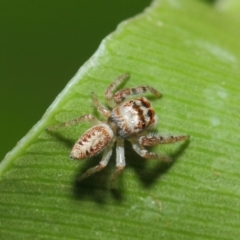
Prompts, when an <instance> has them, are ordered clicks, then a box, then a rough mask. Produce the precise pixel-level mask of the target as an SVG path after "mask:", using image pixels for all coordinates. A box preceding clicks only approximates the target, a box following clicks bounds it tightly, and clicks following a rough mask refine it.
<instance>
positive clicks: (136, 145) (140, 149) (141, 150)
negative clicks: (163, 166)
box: [131, 140, 172, 162]
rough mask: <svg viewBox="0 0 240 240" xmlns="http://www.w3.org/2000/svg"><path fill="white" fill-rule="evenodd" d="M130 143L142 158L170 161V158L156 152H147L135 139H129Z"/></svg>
mask: <svg viewBox="0 0 240 240" xmlns="http://www.w3.org/2000/svg"><path fill="white" fill-rule="evenodd" d="M131 143H132V147H133V150H134V151H135V152H136V153H137V154H138V155H140V156H141V157H143V158H147V159H160V160H162V161H164V162H171V161H172V159H171V158H169V157H166V156H163V155H160V154H158V153H154V152H149V151H148V150H147V149H146V148H144V147H143V146H141V145H140V144H139V143H138V142H137V141H133V140H132V141H131Z"/></svg>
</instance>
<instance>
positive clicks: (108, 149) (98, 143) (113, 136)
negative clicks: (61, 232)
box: [47, 74, 188, 187]
mask: <svg viewBox="0 0 240 240" xmlns="http://www.w3.org/2000/svg"><path fill="white" fill-rule="evenodd" d="M129 77H130V75H129V74H123V75H121V76H119V77H117V78H116V79H115V80H114V82H113V83H112V84H110V85H109V86H108V87H107V90H106V92H105V97H106V102H107V104H108V105H109V107H110V108H111V109H112V110H109V108H106V107H105V106H103V105H102V104H101V103H100V101H99V100H98V98H97V96H96V95H95V93H93V92H92V100H93V104H94V106H95V107H96V108H97V110H98V112H99V113H100V114H101V115H102V116H103V118H104V120H103V121H100V120H99V119H98V118H97V117H95V116H93V115H92V114H86V115H83V116H81V117H78V118H76V119H73V120H70V121H67V122H65V123H62V124H59V125H56V126H52V127H49V128H47V130H49V131H52V130H56V129H58V128H61V127H67V126H72V125H74V124H78V123H81V122H83V121H89V122H90V123H91V124H92V125H93V127H91V128H90V129H88V130H87V131H86V132H85V133H84V134H83V135H82V136H81V137H80V138H79V139H78V140H77V142H76V143H75V145H74V146H73V148H72V151H71V154H70V157H71V158H72V159H76V160H81V159H85V158H90V157H92V156H95V155H97V154H99V153H100V152H102V151H103V156H102V159H101V161H100V162H99V164H98V165H97V166H95V167H92V168H90V169H88V170H87V171H86V172H85V173H84V174H83V175H82V176H80V178H79V180H82V179H84V178H87V177H89V176H90V175H92V174H94V173H95V172H98V171H101V170H102V169H103V168H104V167H106V165H107V164H108V161H109V159H110V157H111V155H112V151H113V150H112V149H113V146H114V143H115V142H116V171H115V172H114V174H113V176H112V181H111V187H113V186H114V182H115V180H116V178H117V176H118V175H119V174H120V173H121V172H122V171H123V169H124V167H125V165H126V162H125V156H124V141H125V140H127V141H129V142H130V143H131V144H132V147H133V149H134V151H135V152H136V153H137V154H139V155H140V156H141V157H143V158H146V159H160V160H162V161H166V162H169V161H171V159H170V158H169V157H167V156H163V155H160V154H158V153H155V152H150V151H148V150H147V149H146V148H145V147H148V146H154V145H157V144H166V143H174V142H178V141H182V140H185V139H187V138H188V136H187V135H181V136H160V135H157V134H155V133H152V132H149V129H150V128H151V127H153V126H154V125H156V123H157V117H156V115H155V112H154V110H153V108H152V106H151V103H150V101H149V100H148V99H147V98H145V97H137V98H134V99H129V97H130V96H132V95H136V94H143V93H145V92H151V93H152V94H154V95H156V97H161V93H160V92H158V91H157V90H156V89H154V88H152V87H149V86H139V87H132V88H125V89H122V90H119V91H117V92H116V93H114V91H115V89H116V88H117V87H118V86H119V85H120V84H121V83H122V82H123V81H124V80H127V79H128V78H129Z"/></svg>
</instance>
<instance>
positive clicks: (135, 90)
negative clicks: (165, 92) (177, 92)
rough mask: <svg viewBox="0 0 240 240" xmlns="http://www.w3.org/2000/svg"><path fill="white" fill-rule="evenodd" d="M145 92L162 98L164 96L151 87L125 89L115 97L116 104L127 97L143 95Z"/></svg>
mask: <svg viewBox="0 0 240 240" xmlns="http://www.w3.org/2000/svg"><path fill="white" fill-rule="evenodd" d="M145 92H151V93H153V94H155V95H156V96H157V97H161V96H162V94H161V93H160V92H158V91H157V90H156V89H155V88H152V87H149V86H139V87H132V88H125V89H122V90H120V91H118V92H116V93H115V94H114V96H113V98H114V100H115V102H116V103H120V102H122V101H123V100H124V99H125V98H126V97H128V96H131V95H136V94H142V93H145Z"/></svg>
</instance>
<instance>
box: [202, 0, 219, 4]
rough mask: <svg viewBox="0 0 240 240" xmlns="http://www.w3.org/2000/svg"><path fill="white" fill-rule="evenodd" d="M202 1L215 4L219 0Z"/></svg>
mask: <svg viewBox="0 0 240 240" xmlns="http://www.w3.org/2000/svg"><path fill="white" fill-rule="evenodd" d="M201 1H202V2H205V3H207V4H211V5H213V4H215V3H216V2H217V0H201Z"/></svg>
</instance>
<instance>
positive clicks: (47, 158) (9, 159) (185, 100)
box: [0, 0, 240, 239]
mask: <svg viewBox="0 0 240 240" xmlns="http://www.w3.org/2000/svg"><path fill="white" fill-rule="evenodd" d="M230 14H231V11H229V12H228V11H226V12H219V11H218V10H217V8H215V7H214V6H213V5H210V4H207V3H205V2H202V1H188V0H179V1H177V0H171V1H170V0H169V1H167V0H162V1H154V3H153V4H152V6H151V7H149V8H148V9H147V10H146V11H145V12H144V13H142V14H140V15H138V16H136V17H135V18H132V19H129V20H127V21H125V22H123V23H121V24H120V25H119V27H118V28H117V30H116V31H115V32H114V33H113V34H111V35H110V36H108V37H107V38H106V39H105V40H104V41H103V42H102V43H101V45H100V47H99V49H98V51H97V52H96V53H95V54H94V56H93V57H92V58H91V59H90V60H89V61H88V62H86V64H85V65H84V66H83V67H82V68H80V70H79V72H78V73H77V74H76V75H75V76H74V78H73V79H72V80H71V81H70V82H69V84H68V85H67V86H66V88H65V89H64V90H63V92H62V93H61V94H60V95H59V96H58V97H57V98H56V100H55V101H54V103H53V104H52V105H51V106H50V108H49V109H48V110H47V112H46V114H45V115H44V116H43V118H42V119H41V120H40V121H39V122H38V123H37V124H36V125H35V127H34V128H33V129H32V130H31V131H30V132H29V133H28V134H27V135H26V136H25V137H24V138H23V139H22V140H21V141H20V142H19V143H18V145H17V146H16V147H15V148H14V149H13V150H12V151H11V152H10V153H9V154H8V155H7V156H6V158H5V159H4V160H3V162H2V163H1V166H0V177H1V180H0V192H1V194H0V209H1V210H0V238H1V239H26V238H31V239H32V238H35V239H36V238H37V239H160V238H161V239H163V238H165V239H238V237H239V235H240V214H239V209H240V201H239V198H240V189H239V184H240V174H239V169H240V161H239V140H240V137H239V130H240V124H239V120H238V119H239V102H240V94H239V91H240V81H239V77H240V66H239V63H240V41H239V39H240V32H239V29H238V21H236V19H237V18H238V17H237V15H235V17H232V16H231V15H230ZM124 72H130V73H131V79H130V80H129V81H128V82H126V83H125V84H124V87H130V86H138V85H144V84H147V85H150V86H153V87H155V88H156V89H158V90H159V91H160V92H161V93H162V94H163V97H162V99H156V98H154V97H151V96H150V95H148V97H149V99H151V101H152V104H153V106H154V108H155V110H156V113H157V115H158V117H159V124H158V127H157V130H158V132H159V133H161V134H163V135H164V134H175V135H178V134H189V135H190V136H191V139H190V141H189V142H186V143H178V144H173V145H168V146H158V147H155V148H154V149H153V151H158V152H163V153H164V154H166V155H171V156H172V157H173V158H174V162H173V163H172V164H169V165H166V164H163V163H161V162H159V161H157V160H152V161H146V160H143V159H141V158H140V157H138V156H137V155H136V154H135V153H134V152H133V150H132V149H131V146H129V144H126V161H127V167H126V169H125V171H124V173H123V174H122V175H121V176H120V177H119V179H118V181H117V183H116V190H115V191H110V190H109V187H108V186H109V182H110V178H111V174H112V173H113V171H114V169H115V163H114V160H115V156H113V157H112V158H111V162H110V163H109V165H108V166H107V168H106V169H104V170H103V171H102V172H100V173H97V174H95V175H94V176H91V177H89V178H88V179H86V181H83V182H80V183H77V182H76V179H77V177H78V176H79V175H81V173H83V172H84V171H85V170H86V169H88V168H89V167H91V166H94V165H96V164H97V163H98V162H99V161H100V159H101V157H100V156H96V157H93V158H92V159H88V160H85V161H82V162H77V161H69V157H68V156H69V152H70V150H71V147H72V145H73V144H74V142H75V141H76V140H77V139H78V137H79V136H80V135H81V134H82V133H83V132H84V131H85V130H86V129H87V128H88V127H89V124H87V123H84V124H82V125H80V126H73V127H69V128H65V129H61V130H59V131H57V132H56V133H52V134H49V133H47V132H46V131H45V128H46V127H47V126H50V125H53V124H57V123H59V122H64V121H67V120H69V119H72V118H75V117H78V116H80V115H83V114H86V113H93V114H95V115H98V114H97V112H96V110H94V108H93V104H92V102H91V98H90V93H91V91H95V92H96V93H97V95H98V96H99V99H100V100H101V101H102V102H104V92H105V89H106V87H107V86H108V85H109V84H110V83H111V82H112V80H113V79H114V78H115V77H117V76H118V75H120V74H122V73H124Z"/></svg>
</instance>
